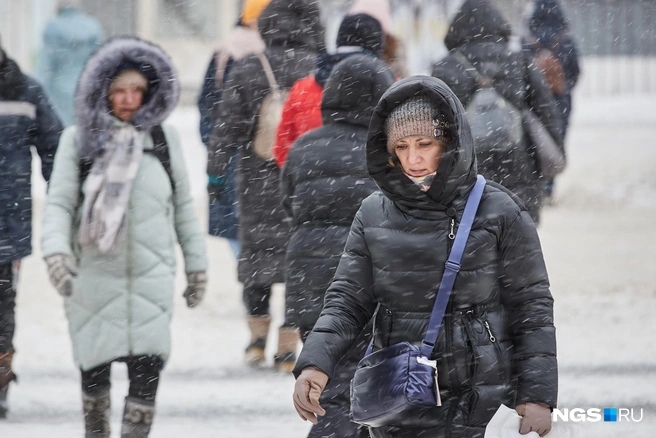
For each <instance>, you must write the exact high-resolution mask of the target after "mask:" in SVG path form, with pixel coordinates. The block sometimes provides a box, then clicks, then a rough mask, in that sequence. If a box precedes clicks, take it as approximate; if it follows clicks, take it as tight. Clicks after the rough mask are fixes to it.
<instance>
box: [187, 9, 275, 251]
mask: <svg viewBox="0 0 656 438" xmlns="http://www.w3.org/2000/svg"><path fill="white" fill-rule="evenodd" d="M270 1H271V0H247V1H245V2H244V5H243V7H242V12H241V16H240V18H239V22H238V23H237V25H236V26H235V27H234V29H233V30H232V31H231V32H230V34H229V35H228V37H227V39H226V42H225V43H224V44H222V45H221V46H220V47H219V48H218V49H217V50H216V52H214V54H213V55H212V59H210V63H209V65H208V67H207V72H206V73H205V79H204V80H203V87H202V90H201V92H200V94H199V95H198V110H199V111H200V136H201V140H202V141H203V143H204V144H205V146H209V144H210V134H211V133H212V128H213V127H214V126H216V125H218V124H220V123H221V120H219V119H218V118H217V116H218V105H219V102H220V101H221V94H222V92H223V86H224V82H225V78H226V76H227V73H228V72H229V70H230V68H231V67H232V65H233V64H234V63H235V62H237V61H240V60H242V59H244V58H245V57H247V56H248V55H252V54H257V53H262V52H264V48H265V47H264V41H263V40H262V37H261V36H260V33H259V32H258V30H257V20H258V18H259V17H260V14H261V13H262V11H263V10H264V8H265V7H266V6H267V5H268V4H269V2H270ZM236 171H237V153H236V152H235V153H233V155H232V157H230V160H229V162H228V164H227V165H226V169H225V173H224V174H222V175H208V182H207V192H208V197H209V209H208V213H209V234H210V235H212V236H217V237H223V238H225V239H227V240H228V243H229V244H230V248H231V249H232V252H233V254H234V256H235V258H238V257H239V251H240V245H239V239H238V236H237V234H238V233H237V230H238V220H237V206H236V203H237V194H236V184H237V183H236V180H235V178H236Z"/></svg>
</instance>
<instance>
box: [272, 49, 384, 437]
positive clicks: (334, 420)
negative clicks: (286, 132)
mask: <svg viewBox="0 0 656 438" xmlns="http://www.w3.org/2000/svg"><path fill="white" fill-rule="evenodd" d="M394 80H395V79H394V75H393V74H392V72H391V71H390V70H389V67H388V66H387V65H386V64H385V63H384V62H383V61H381V60H379V59H377V58H375V57H373V56H368V55H365V54H357V55H353V56H349V57H348V58H346V59H344V60H342V61H340V62H339V63H338V64H337V65H336V66H335V68H334V69H332V73H331V74H330V76H329V77H328V80H327V81H326V85H325V89H324V92H323V100H322V104H321V113H322V116H323V120H324V126H322V127H320V128H318V129H315V130H312V131H310V132H308V133H306V134H304V135H303V136H301V137H300V138H299V139H298V140H296V142H295V143H294V147H293V148H292V149H291V151H290V153H289V156H288V159H287V162H286V164H285V167H284V168H283V170H282V177H281V178H282V193H283V203H284V205H285V207H286V209H287V211H288V213H289V214H290V216H291V217H292V233H291V237H290V239H289V244H288V245H287V273H286V293H287V295H286V302H287V305H286V306H285V307H286V310H287V318H286V320H287V321H288V322H291V323H293V324H294V325H295V326H297V327H299V328H300V331H301V338H302V339H303V340H305V339H306V338H307V336H308V335H309V334H310V331H311V330H312V327H314V324H315V323H316V322H317V319H318V318H319V314H320V313H321V308H322V307H323V299H324V294H325V292H326V289H327V288H328V286H330V283H331V281H332V278H333V275H334V274H335V270H336V269H337V263H338V262H339V257H340V256H341V255H342V251H343V250H344V245H345V243H346V238H347V237H348V234H349V229H350V228H351V223H352V222H353V218H354V217H355V213H356V212H357V210H358V209H359V208H360V204H361V203H362V200H363V199H365V198H366V197H367V196H369V195H370V194H371V193H373V192H374V191H376V190H377V189H378V187H377V186H376V183H375V182H374V180H373V179H371V178H370V177H369V174H368V172H367V161H366V154H365V145H366V143H367V128H368V127H369V120H370V119H371V113H372V111H373V108H374V107H375V106H376V104H377V103H378V100H379V99H380V98H381V96H382V95H383V93H384V92H385V91H386V90H387V89H388V88H389V86H390V85H392V83H393V82H394ZM369 329H370V327H369ZM370 337H371V332H370V330H369V331H365V332H364V333H363V334H362V335H360V337H359V341H358V342H356V344H355V345H354V346H353V347H352V348H351V351H350V352H349V353H348V354H347V355H345V357H344V358H343V359H342V361H341V362H340V365H338V366H337V367H336V368H337V372H336V373H335V375H334V376H333V379H332V380H331V382H330V384H329V385H328V387H327V388H326V391H325V392H324V394H323V398H322V405H323V406H324V408H325V409H326V416H325V417H322V418H321V419H319V423H318V424H317V425H315V426H314V427H313V428H312V430H311V431H310V434H309V435H308V437H309V438H314V437H317V438H319V437H326V436H334V437H340V438H349V437H359V436H360V432H359V431H358V426H357V425H356V424H355V423H352V422H351V421H350V419H349V412H350V406H351V404H350V402H349V384H350V381H351V378H352V377H353V373H354V372H355V366H356V365H357V363H358V362H359V360H360V359H361V358H362V356H363V355H364V351H365V349H366V345H367V342H368V339H369V338H370Z"/></svg>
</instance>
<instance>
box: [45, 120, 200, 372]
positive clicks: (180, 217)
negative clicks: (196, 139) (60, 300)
mask: <svg viewBox="0 0 656 438" xmlns="http://www.w3.org/2000/svg"><path fill="white" fill-rule="evenodd" d="M75 131H76V127H74V126H73V127H70V128H67V129H66V130H65V131H64V133H63V134H62V137H61V141H60V144H59V149H58V151H57V155H56V156H55V164H54V169H53V173H52V178H51V181H50V189H49V192H48V200H47V203H46V209H45V214H44V223H43V237H42V250H43V255H44V257H47V256H49V255H52V254H57V253H62V254H71V255H74V257H75V258H76V259H77V261H78V269H79V275H78V276H77V278H76V279H75V280H74V284H73V288H74V289H73V294H72V295H71V296H70V297H68V298H64V305H65V309H66V316H67V317H68V322H69V329H70V334H71V338H72V341H73V354H74V356H75V362H76V363H77V364H78V365H79V366H80V367H81V368H82V369H83V370H88V369H91V368H94V367H95V366H98V365H100V364H103V363H106V362H109V361H111V360H113V359H115V358H117V357H123V356H129V355H143V354H157V355H160V356H162V358H163V359H164V360H166V359H167V358H168V356H169V352H170V348H171V341H170V334H169V323H170V321H171V315H172V310H173V298H174V295H177V294H175V292H176V291H175V290H174V288H173V286H174V277H175V270H176V254H175V243H176V240H178V241H179V242H180V244H181V246H182V252H183V254H184V260H185V271H186V272H194V271H205V270H206V268H207V261H206V258H205V244H204V234H203V233H202V231H201V228H200V226H199V224H198V221H197V219H196V214H195V210H194V204H193V200H192V198H191V196H190V194H189V183H188V178H187V173H186V170H185V164H184V161H183V156H182V153H181V150H180V147H179V141H178V137H177V135H176V133H175V131H174V130H172V129H170V128H169V127H167V126H166V125H165V126H164V133H165V135H166V138H167V141H168V144H169V155H170V157H171V169H172V172H173V177H174V179H175V184H176V186H175V187H176V188H175V194H173V191H172V186H171V183H170V179H169V176H168V175H167V173H166V170H165V168H164V166H163V165H162V164H161V162H160V161H159V160H158V159H157V158H156V157H155V156H154V155H152V154H149V153H144V155H143V158H142V162H141V165H140V167H139V171H138V173H137V176H136V178H135V180H134V183H133V186H132V194H131V196H130V203H129V207H128V211H129V213H128V218H127V223H128V232H127V237H126V240H125V245H124V247H123V250H122V251H120V252H119V253H118V254H116V255H105V254H99V253H94V252H92V251H93V250H91V249H89V250H85V251H84V252H80V249H79V247H78V245H76V239H77V232H78V225H79V222H80V217H81V209H80V208H78V204H79V201H78V198H79V194H80V187H79V184H78V162H79V157H78V153H77V151H76V148H75V143H74V139H75ZM144 144H145V145H144V149H145V150H147V149H152V147H153V142H152V139H151V138H150V136H149V135H147V136H146V138H145V141H144ZM176 234H177V236H176ZM177 292H181V291H177Z"/></svg>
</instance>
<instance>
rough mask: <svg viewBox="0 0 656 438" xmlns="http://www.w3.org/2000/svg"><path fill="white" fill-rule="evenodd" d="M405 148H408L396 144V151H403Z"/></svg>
mask: <svg viewBox="0 0 656 438" xmlns="http://www.w3.org/2000/svg"><path fill="white" fill-rule="evenodd" d="M407 148H408V146H407V145H404V144H397V145H396V149H398V150H404V149H407Z"/></svg>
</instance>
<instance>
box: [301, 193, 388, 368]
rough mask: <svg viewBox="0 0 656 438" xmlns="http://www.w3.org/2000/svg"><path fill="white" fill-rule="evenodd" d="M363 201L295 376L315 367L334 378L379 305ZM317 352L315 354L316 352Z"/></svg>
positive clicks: (365, 202) (368, 199)
mask: <svg viewBox="0 0 656 438" xmlns="http://www.w3.org/2000/svg"><path fill="white" fill-rule="evenodd" d="M371 199H372V197H369V198H367V199H366V200H365V201H364V202H363V207H361V208H360V210H359V211H358V213H357V214H356V216H355V219H354V220H353V224H352V225H351V231H350V233H349V236H348V239H347V241H346V247H345V248H344V254H343V255H342V257H341V259H340V261H339V266H338V267H337V272H336V273H335V279H334V280H333V282H332V284H331V285H330V287H329V288H328V291H327V292H326V298H325V303H324V308H323V311H322V312H321V316H320V317H319V320H318V321H317V323H316V324H315V326H314V329H313V331H312V333H311V334H310V336H309V337H308V340H307V342H306V344H305V348H303V351H302V352H301V355H300V356H299V358H298V361H297V362H296V368H295V369H294V375H296V376H297V377H298V375H299V374H300V373H301V371H302V370H303V368H306V367H309V366H315V367H317V368H319V369H320V370H322V371H324V372H325V373H327V374H328V376H330V377H332V375H333V371H334V368H335V365H336V364H337V362H339V360H340V359H341V358H342V356H344V354H345V353H346V352H347V351H348V349H349V348H350V347H351V345H352V344H353V342H355V340H356V338H357V337H358V335H359V334H360V332H362V330H363V329H364V327H365V326H366V324H367V323H368V322H369V320H370V319H371V317H372V316H373V314H374V312H375V310H376V306H377V302H376V300H375V298H374V296H373V278H372V264H371V256H370V254H369V249H368V248H367V243H366V241H365V238H364V226H363V223H362V211H363V208H366V204H367V201H371ZM315 349H316V351H315Z"/></svg>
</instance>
